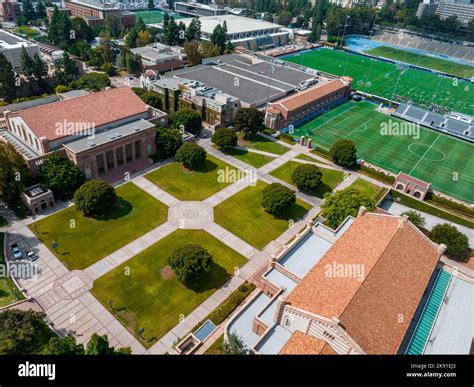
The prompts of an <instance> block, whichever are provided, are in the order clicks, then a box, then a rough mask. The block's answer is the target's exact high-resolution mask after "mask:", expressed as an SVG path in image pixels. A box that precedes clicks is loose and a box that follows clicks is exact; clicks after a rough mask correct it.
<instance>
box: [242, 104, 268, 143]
mask: <svg viewBox="0 0 474 387" xmlns="http://www.w3.org/2000/svg"><path fill="white" fill-rule="evenodd" d="M264 118H265V114H264V113H263V112H262V111H260V110H258V109H257V108H253V107H251V108H242V109H240V110H239V111H238V112H237V114H236V115H235V129H236V130H237V131H238V132H244V135H245V136H246V137H248V136H249V135H250V134H256V133H259V132H261V131H263V130H264V129H265V125H264V123H263V120H264Z"/></svg>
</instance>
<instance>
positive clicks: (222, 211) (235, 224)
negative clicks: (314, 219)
mask: <svg viewBox="0 0 474 387" xmlns="http://www.w3.org/2000/svg"><path fill="white" fill-rule="evenodd" d="M266 186H267V184H266V183H264V182H262V181H258V182H257V184H256V185H255V186H254V187H252V186H250V187H247V188H245V189H243V190H242V191H240V192H238V193H236V194H235V195H234V196H232V197H230V198H229V199H227V200H225V201H224V202H222V203H221V204H219V205H218V206H217V207H215V208H214V219H215V221H216V222H217V223H218V224H220V225H221V226H222V227H224V228H226V229H228V230H229V231H231V232H233V233H234V234H235V235H237V236H238V237H240V238H242V239H243V240H244V241H246V242H248V243H250V244H251V245H252V246H255V247H256V248H258V249H260V250H261V249H263V248H264V247H265V246H266V245H267V244H268V243H269V242H271V241H272V240H273V239H276V238H277V237H278V236H279V235H280V234H281V233H283V232H284V231H285V230H286V229H287V228H288V225H289V221H290V220H294V221H296V220H297V219H299V218H301V217H302V216H304V215H305V214H306V213H307V212H308V211H309V210H310V208H311V206H310V205H309V204H307V203H305V202H303V201H301V200H299V199H297V201H296V203H295V204H294V205H293V206H292V207H291V208H289V209H288V210H287V211H285V213H283V214H281V215H280V216H279V217H274V216H273V215H271V214H269V213H268V212H266V211H265V210H264V209H263V207H262V205H261V201H262V191H263V189H264V188H265V187H266Z"/></svg>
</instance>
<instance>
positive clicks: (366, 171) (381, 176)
mask: <svg viewBox="0 0 474 387" xmlns="http://www.w3.org/2000/svg"><path fill="white" fill-rule="evenodd" d="M357 172H360V173H362V174H363V175H366V176H369V177H373V178H374V179H377V180H379V181H381V182H383V183H385V184H389V185H392V184H393V183H394V182H395V180H396V177H395V176H392V175H388V174H386V173H384V172H380V171H377V170H376V169H374V168H371V167H368V166H366V165H363V166H362V167H360V168H359V169H357Z"/></svg>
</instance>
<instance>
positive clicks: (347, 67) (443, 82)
mask: <svg viewBox="0 0 474 387" xmlns="http://www.w3.org/2000/svg"><path fill="white" fill-rule="evenodd" d="M283 60H285V61H288V62H292V63H296V64H300V65H303V66H307V67H310V68H313V69H317V70H321V71H324V72H327V73H331V74H335V75H348V76H350V77H351V78H352V79H353V80H354V82H353V84H352V87H353V88H354V89H356V90H360V91H364V92H367V93H370V94H374V95H378V96H381V97H384V98H391V97H392V95H393V94H395V95H394V99H395V100H398V101H401V100H404V99H405V100H411V101H413V102H414V103H416V104H417V105H420V106H424V107H430V106H431V104H436V105H438V106H442V107H445V108H446V109H448V110H451V111H457V112H462V113H467V114H470V115H474V84H471V83H470V82H467V81H463V80H457V79H453V78H451V77H445V76H441V75H437V74H434V73H431V72H428V71H423V70H417V69H410V68H405V69H402V68H401V67H400V66H397V65H395V64H392V63H389V62H385V61H383V60H380V59H373V58H369V57H367V56H363V55H357V54H352V53H348V52H345V51H342V50H333V49H329V48H320V49H317V50H313V51H307V52H303V53H299V54H295V55H292V56H289V57H286V58H284V59H283ZM399 75H400V78H399ZM398 78H399V80H398ZM397 95H398V96H400V97H397Z"/></svg>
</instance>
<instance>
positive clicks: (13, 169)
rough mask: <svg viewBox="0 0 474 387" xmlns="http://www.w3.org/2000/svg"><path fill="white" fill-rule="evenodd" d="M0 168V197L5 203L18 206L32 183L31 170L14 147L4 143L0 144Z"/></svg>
mask: <svg viewBox="0 0 474 387" xmlns="http://www.w3.org/2000/svg"><path fill="white" fill-rule="evenodd" d="M0 166H1V167H0V196H1V198H2V200H3V201H4V202H5V203H7V204H9V205H11V206H13V205H16V204H17V203H18V202H19V201H20V195H21V193H22V192H23V189H24V188H25V187H26V186H28V184H29V182H30V179H31V173H30V169H29V168H28V165H27V164H26V162H25V159H24V158H23V156H22V155H21V154H20V153H18V151H17V150H16V149H15V148H14V147H13V145H11V144H8V143H4V142H0Z"/></svg>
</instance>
